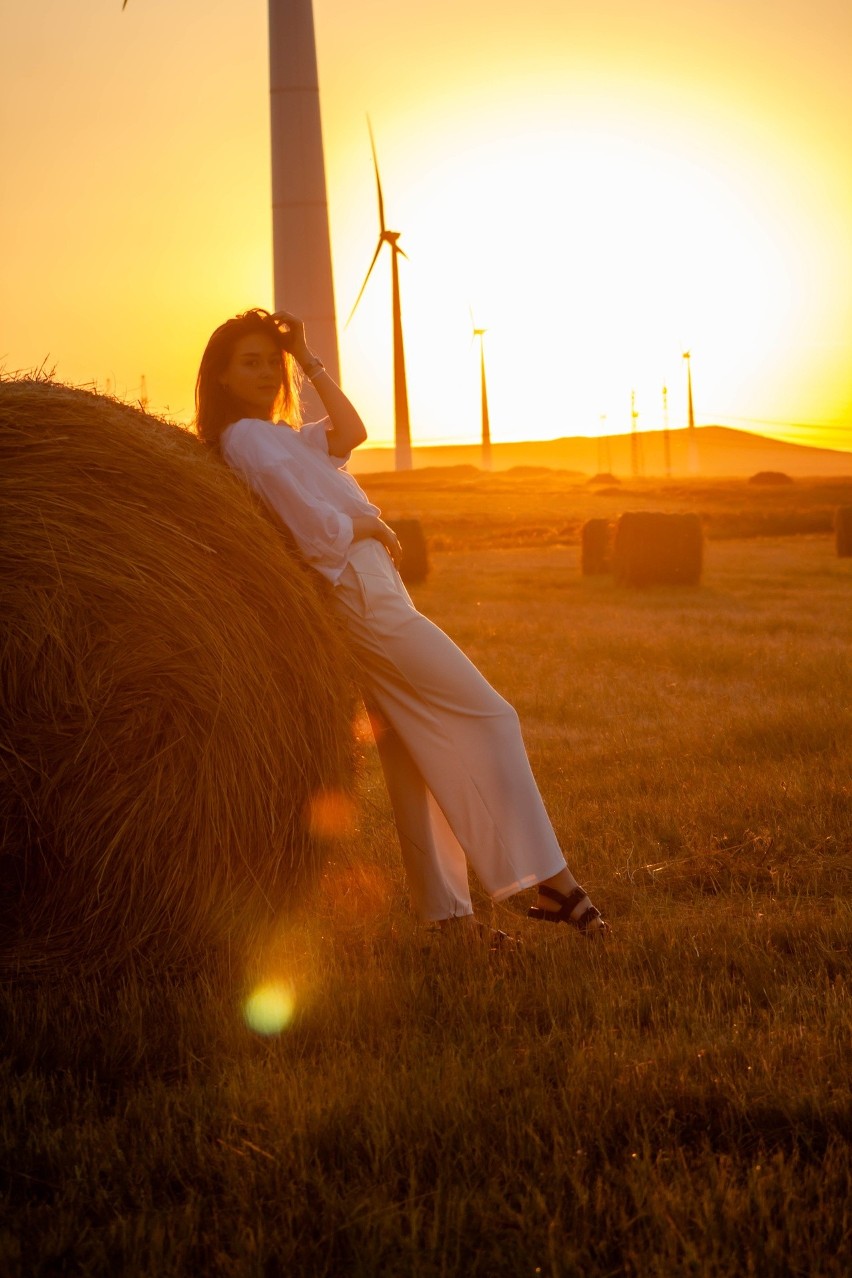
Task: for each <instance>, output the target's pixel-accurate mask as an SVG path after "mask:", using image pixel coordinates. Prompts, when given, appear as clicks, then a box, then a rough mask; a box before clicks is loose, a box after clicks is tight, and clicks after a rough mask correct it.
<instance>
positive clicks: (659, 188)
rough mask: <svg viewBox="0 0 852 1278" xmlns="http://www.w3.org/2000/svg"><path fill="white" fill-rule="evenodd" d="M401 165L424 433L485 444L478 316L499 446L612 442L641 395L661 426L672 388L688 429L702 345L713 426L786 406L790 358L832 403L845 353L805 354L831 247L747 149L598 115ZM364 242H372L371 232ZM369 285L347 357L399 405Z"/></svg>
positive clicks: (399, 200) (678, 417) (406, 308)
mask: <svg viewBox="0 0 852 1278" xmlns="http://www.w3.org/2000/svg"><path fill="white" fill-rule="evenodd" d="M590 117H591V118H590ZM501 124H502V127H500V125H501ZM396 163H397V164H398V166H399V170H398V172H397V173H396V174H394V175H393V176H390V174H391V173H393V168H392V165H393V156H392V157H391V164H390V165H388V173H389V175H388V176H385V188H386V204H388V205H389V206H390V207H391V208H393V207H394V206H395V209H396V212H391V213H390V215H389V216H390V217H391V220H393V218H394V217H396V221H393V225H394V226H401V227H403V228H407V230H406V231H404V234H403V238H402V240H401V243H402V244H403V245H404V246H405V247H406V248H407V250H408V252H409V255H410V262H409V263H403V264H402V275H403V313H404V325H405V333H406V349H407V354H408V366H409V384H410V388H411V401H412V419H413V429H414V433H415V436H416V435H417V427H418V426H419V427H420V429H421V432H423V431H424V430H428V432H429V433H430V434H431V435H433V436H435V437H441V436H443V437H445V438H452V439H456V440H458V439H462V438H464V439H466V440H468V441H473V440H474V439H475V438H476V431H477V425H478V407H477V404H478V400H477V395H478V380H477V377H478V362H477V352H476V351H475V350H473V349H472V348H471V344H470V327H471V325H470V313H469V304H470V306H471V307H472V308H473V309H474V312H475V316H476V323H477V324H478V325H481V326H483V327H486V328H487V329H488V333H487V335H486V351H487V360H488V370H489V386H490V392H491V393H490V399H491V417H492V431H493V433H494V435H495V437H496V438H498V439H499V438H503V439H509V438H523V437H524V436H526V437H528V438H548V437H553V436H557V435H565V434H587V435H591V434H595V433H597V431H598V429H599V422H600V419H601V417H602V416H605V417H606V420H607V429H608V430H610V431H614V432H618V431H620V430H627V429H629V427H630V397H631V392H632V391H635V392H636V402H637V405H638V408H639V412H640V428H641V427H642V426H644V427H647V428H652V427H654V428H656V427H659V426H660V425H661V424H662V420H661V405H662V395H661V391H662V387H663V385H664V384H665V385H667V386H668V388H669V392H670V394H669V403H670V405H671V409H672V412H671V424H672V425H673V426H681V425H684V424H685V412H686V395H685V370H684V368H683V361H682V353H683V351H684V350H685V349H688V348H689V349H692V351H693V353H694V357H695V360H694V377H695V385H696V392H697V395H698V407H699V411H700V414H701V416H700V420H704V421H721V420H724V419H725V418H726V417H729V416H730V415H732V414H734V413H737V412H741V413H747V412H748V411H749V407H750V406H751V407H753V408H754V409H757V408H758V407H759V406H760V405H761V404H772V405H774V408H775V411H776V412H778V413H779V414H780V415H783V413H784V411H785V410H786V412H787V413H788V414H789V412H790V408H791V404H790V395H791V392H792V390H793V388H791V386H790V384H789V379H788V378H787V377H786V376H785V369H786V367H787V366H788V365H789V363H790V362H792V361H793V355H794V354H795V356H796V358H797V361H798V365H799V366H801V365H802V363H803V362H805V363H809V364H810V369H809V380H810V384H811V386H812V389H813V390H814V391H816V390H817V389H818V388H820V389H821V391H822V393H823V395H824V393H825V390H826V386H825V380H826V377H825V374H826V367H827V364H828V363H829V362H830V357H831V355H832V354H835V355H836V352H832V351H831V350H829V351H828V352H826V351H825V350H812V349H810V350H809V349H808V347H809V339H810V333H809V319H808V316H809V314H810V313H811V312H812V310H813V309H814V306H815V304H816V301H817V300H818V298H817V297H816V294H817V293H818V291H819V288H820V286H821V285H824V284H825V278H824V277H825V275H826V267H825V263H824V261H823V260H822V259H821V256H820V245H819V241H816V240H815V239H814V237H813V232H812V228H811V229H810V230H809V228H808V226H807V224H806V217H805V214H804V212H803V211H802V209H801V208H797V206H796V204H795V203H793V202H791V201H790V198H789V192H788V191H784V190H781V189H780V187H779V183H778V181H777V178H775V179H773V177H772V174H771V173H766V172H758V171H755V170H754V168H753V165H752V166H750V163H749V159H748V157H747V155H746V154H744V153H742V152H740V151H739V150H737V149H735V148H734V147H733V145H729V147H728V148H727V149H726V150H723V149H721V148H720V147H719V145H718V143H717V146H716V149H715V150H714V148H713V146H712V145H711V139H710V138H708V137H703V138H701V137H697V136H695V134H693V135H692V136H690V135H689V133H688V132H687V131H686V130H685V129H682V128H678V127H677V126H673V125H672V123H671V122H670V121H669V122H666V121H664V120H660V119H655V118H654V116H653V115H652V114H650V113H649V115H648V116H647V117H645V118H640V117H636V116H634V117H633V118H632V119H629V118H627V117H626V116H623V117H619V118H614V117H613V116H612V113H611V111H610V112H609V114H608V113H607V110H606V109H604V108H603V107H601V109H600V110H599V111H598V112H597V113H596V114H595V113H593V112H592V111H591V110H578V111H577V113H576V118H573V119H565V120H563V121H560V122H557V123H553V122H551V123H550V125H549V126H546V125H543V123H542V121H541V120H540V119H539V120H534V119H529V118H528V119H519V118H518V117H517V116H514V117H513V118H512V120H511V121H509V120H504V121H502V122H497V127H496V128H495V130H494V134H493V136H491V137H490V138H489V140H487V141H480V142H479V143H478V144H476V145H475V146H474V145H470V146H464V145H461V146H459V147H458V148H457V149H456V150H454V151H453V152H452V153H451V154H450V155H448V156H446V157H445V158H444V159H443V161H442V162H439V163H435V164H433V165H429V166H424V167H423V168H418V169H417V170H416V171H415V172H414V173H413V174H412V173H411V172H410V171H409V172H408V173H406V172H405V168H404V164H403V160H402V159H401V158H400V157H399V156H397V157H396ZM367 176H368V177H369V174H368V175H367ZM389 192H391V193H392V194H389ZM348 238H349V239H350V240H351V241H352V242H351V245H350V244H349V243H347V257H348V258H350V259H355V258H356V245H355V242H354V241H355V237H354V235H353V236H350V237H348ZM358 238H359V241H360V242H361V243H365V244H366V245H367V246H369V226H368V227H367V234H363V233H362V234H361V235H360V236H359V237H358ZM362 256H363V257H366V251H364V250H362ZM375 274H378V271H377V272H376V273H375ZM370 286H371V288H372V290H373V294H374V296H373V298H372V299H371V300H370V302H369V305H368V306H364V303H363V302H362V307H364V312H365V313H363V314H361V313H359V314H358V315H357V316H356V318H355V319H354V320H353V322H352V326H351V329H350V330H347V333H346V334H345V335H344V340H343V351H344V358H345V359H346V360H347V367H348V369H349V371H350V380H351V381H352V382H354V383H356V384H357V383H358V382H359V381H361V380H362V379H363V381H364V383H365V385H364V387H363V393H364V395H365V396H368V397H371V398H372V400H373V402H374V403H375V402H376V399H377V395H376V390H377V387H376V382H377V381H379V380H381V382H383V383H384V385H385V389H386V394H387V401H388V404H389V402H390V400H389V393H388V390H387V388H388V387H389V371H390V351H389V326H390V308H389V298H388V289H387V286H386V284H385V283H384V281H380V280H377V279H371V285H370ZM366 301H367V295H366V294H365V302H366ZM838 318H840V317H838ZM370 352H373V354H372V356H371V354H370ZM785 356H786V357H785ZM798 371H799V374H800V376H801V367H799V369H798ZM838 371H839V370H837V369H835V370H834V372H835V375H836V374H837V372H838ZM365 374H366V376H365ZM367 382H371V383H372V386H371V387H368V386H367V385H366V383H367ZM841 385H843V383H842V382H841ZM756 388H757V389H756ZM359 390H360V387H359ZM805 398H806V397H804V396H802V395H801V393H799V396H798V399H799V401H802V400H803V399H805ZM815 398H816V396H815ZM798 407H799V409H800V411H801V410H802V409H803V410H804V411H805V412H807V407H806V405H805V404H804V403H799V404H798ZM377 411H378V413H381V409H378V410H377ZM383 417H384V420H385V422H386V421H387V417H388V409H387V408H386V409H385V412H384V415H383ZM385 433H387V434H388V435H389V431H387V432H385Z"/></svg>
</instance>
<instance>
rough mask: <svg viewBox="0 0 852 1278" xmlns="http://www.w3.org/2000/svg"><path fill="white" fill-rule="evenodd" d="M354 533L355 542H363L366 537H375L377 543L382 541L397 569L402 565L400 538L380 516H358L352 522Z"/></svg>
mask: <svg viewBox="0 0 852 1278" xmlns="http://www.w3.org/2000/svg"><path fill="white" fill-rule="evenodd" d="M352 532H353V540H354V541H363V540H364V538H365V537H374V538H375V539H376V541H380V542H381V543H382V545H383V546H384V548H385V550H386V551H387V552H388V554H389V555H390V557H391V559H392V560H393V563H394V567H395V568H398V567H399V565H400V564H401V563H402V546H401V545H400V544H399V538H398V537H397V535H396V533H395V532H394V530H393V529H392V528H390V527H389V526H388V525H387V524H386V523H385V521H384V520H383V519H379V517H378V515H356V516H355V517H354V519H353V520H352Z"/></svg>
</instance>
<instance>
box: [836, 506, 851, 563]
mask: <svg viewBox="0 0 852 1278" xmlns="http://www.w3.org/2000/svg"><path fill="white" fill-rule="evenodd" d="M834 544H835V546H836V547H837V554H838V557H839V558H840V559H849V558H850V557H852V506H838V507H837V509H836V510H835V512H834Z"/></svg>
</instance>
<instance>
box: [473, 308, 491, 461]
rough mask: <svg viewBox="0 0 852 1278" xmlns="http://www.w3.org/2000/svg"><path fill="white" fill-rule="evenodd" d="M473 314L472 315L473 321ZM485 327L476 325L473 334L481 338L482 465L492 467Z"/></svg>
mask: <svg viewBox="0 0 852 1278" xmlns="http://www.w3.org/2000/svg"><path fill="white" fill-rule="evenodd" d="M472 321H473V316H472V315H471V322H472ZM487 331H488V330H487V329H485V328H476V327H475V326H474V330H473V336H474V337H478V338H479V385H480V390H481V402H482V466H483V469H484V470H490V469H491V423H490V421H489V418H488V388H487V386H486V384H485V334H486V333H487Z"/></svg>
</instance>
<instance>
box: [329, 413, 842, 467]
mask: <svg viewBox="0 0 852 1278" xmlns="http://www.w3.org/2000/svg"><path fill="white" fill-rule="evenodd" d="M695 434H696V440H697V444H698V463H699V468H698V472H697V473H698V475H699V476H703V477H705V478H714V479H726V478H732V479H733V478H748V477H749V476H750V475H753V474H755V473H756V472H757V471H760V470H779V471H783V472H784V473H785V474H788V475H791V476H794V477H798V478H805V477H808V476H820V475H852V452H843V451H841V450H839V449H833V448H814V447H811V446H810V445H807V444H791V443H788V442H787V441H786V440H781V439H771V438H769V437H768V436H766V435H757V434H754V432H752V431H746V430H735V429H733V428H732V427H729V426H698V427H696V431H695ZM637 439H638V441H639V454H640V471H639V474H640V476H647V477H650V476H665V474H666V467H665V444H664V436H663V431H661V430H653V431H641V432H640V433H639V435H638V436H637ZM669 440H670V449H671V469H672V477H673V478H675V477H677V478H683V477H684V476H688V475H689V474H690V468H689V454H688V431H687V430H686V429H685V428H684V429H681V430H673V431H670V432H669ZM599 447H600V453H599ZM491 454H492V470H495V471H500V470H510V469H512V468H513V467H515V466H546V467H549V468H551V469H553V470H571V471H575V472H577V473H580V474H587V475H594V474H597V473H598V472H599V471H609V472H611V473H612V474H613V475H616V476H618V477H620V478H629V477H631V476H632V473H633V470H632V437H631V435H630V434H624V435H608V436H606V437H605V438H604V439H603V440H600V441H599V440H597V439H592V438H588V437H586V436H584V435H575V436H568V437H565V438H562V439H550V440H531V441H528V442H517V443H506V444H492V446H491ZM393 457H394V455H393V449H392V448H366V449H357V450H356V451H355V452H354V453H353V455H352V460H351V462H350V463H349V468H350V470H352V471H353V473H355V474H359V473H360V474H367V473H371V472H372V473H375V472H380V471H391V470H393V469H394V460H393ZM413 459H414V468H415V469H416V470H420V469H423V468H424V467H427V466H459V465H472V466H479V467H481V465H482V450H481V448H480V447H479V445H478V444H455V445H426V446H424V447H419V448H418V447H416V446H415V447H414V449H413ZM601 459H602V464H599V461H601Z"/></svg>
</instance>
